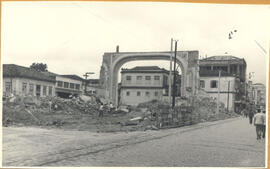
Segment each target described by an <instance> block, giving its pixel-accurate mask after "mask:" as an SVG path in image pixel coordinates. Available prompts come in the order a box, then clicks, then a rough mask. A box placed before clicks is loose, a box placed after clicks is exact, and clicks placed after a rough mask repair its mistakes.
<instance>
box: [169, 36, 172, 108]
mask: <svg viewBox="0 0 270 169" xmlns="http://www.w3.org/2000/svg"><path fill="white" fill-rule="evenodd" d="M172 55H173V38H171V55H170V75H169V105H170V106H171V105H172Z"/></svg>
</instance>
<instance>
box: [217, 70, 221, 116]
mask: <svg viewBox="0 0 270 169" xmlns="http://www.w3.org/2000/svg"><path fill="white" fill-rule="evenodd" d="M219 96H220V70H219V71H218V98H217V114H218V113H219Z"/></svg>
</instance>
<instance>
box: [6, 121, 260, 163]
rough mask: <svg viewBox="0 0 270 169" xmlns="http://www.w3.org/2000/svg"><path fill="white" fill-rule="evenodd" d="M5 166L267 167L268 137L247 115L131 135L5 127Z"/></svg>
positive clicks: (132, 133)
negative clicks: (257, 130) (262, 137)
mask: <svg viewBox="0 0 270 169" xmlns="http://www.w3.org/2000/svg"><path fill="white" fill-rule="evenodd" d="M3 166H9V167H10V166H13V167H14V166H15V167H19V166H20V167H22V166H43V167H45V166H76V167H82V166H83V167H86V166H130V167H131V166H132V167H133V166H159V167H165V166H171V167H199V166H201V167H263V166H265V141H264V140H256V136H255V128H254V126H252V125H249V124H248V119H244V118H236V119H229V120H225V121H216V122H207V123H201V124H198V125H194V126H187V127H182V128H175V129H168V130H160V131H146V132H141V131H140V132H139V131H138V132H130V133H90V132H86V131H63V130H55V129H53V130H47V129H39V128H4V129H3Z"/></svg>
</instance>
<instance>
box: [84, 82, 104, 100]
mask: <svg viewBox="0 0 270 169" xmlns="http://www.w3.org/2000/svg"><path fill="white" fill-rule="evenodd" d="M85 84H86V88H85ZM85 90H86V94H88V95H96V96H100V95H103V93H104V90H103V89H102V88H101V86H100V80H99V79H87V80H86V81H85V80H84V83H83V91H84V93H85Z"/></svg>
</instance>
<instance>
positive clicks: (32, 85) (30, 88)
mask: <svg viewBox="0 0 270 169" xmlns="http://www.w3.org/2000/svg"><path fill="white" fill-rule="evenodd" d="M29 93H30V94H34V84H29Z"/></svg>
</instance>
